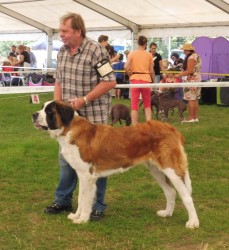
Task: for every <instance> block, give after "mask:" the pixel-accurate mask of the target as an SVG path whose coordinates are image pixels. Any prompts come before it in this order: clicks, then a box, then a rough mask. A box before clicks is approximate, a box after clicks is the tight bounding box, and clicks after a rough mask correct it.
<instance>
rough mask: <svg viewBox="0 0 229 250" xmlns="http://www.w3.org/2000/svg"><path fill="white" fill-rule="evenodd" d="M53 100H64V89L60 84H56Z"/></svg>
mask: <svg viewBox="0 0 229 250" xmlns="http://www.w3.org/2000/svg"><path fill="white" fill-rule="evenodd" d="M53 99H54V100H55V101H61V100H62V88H61V84H60V82H56V83H55V87H54V95H53Z"/></svg>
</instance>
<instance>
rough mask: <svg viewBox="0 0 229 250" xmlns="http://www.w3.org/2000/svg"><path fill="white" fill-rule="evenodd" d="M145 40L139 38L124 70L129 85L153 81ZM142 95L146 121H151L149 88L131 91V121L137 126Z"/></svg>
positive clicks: (152, 66) (151, 61) (149, 54)
mask: <svg viewBox="0 0 229 250" xmlns="http://www.w3.org/2000/svg"><path fill="white" fill-rule="evenodd" d="M146 47H147V38H146V37H145V36H139V38H138V48H137V49H136V50H135V51H132V52H130V54H129V55H128V59H127V62H126V63H125V66H124V69H125V71H126V72H127V73H128V74H129V77H130V82H131V84H142V83H151V82H152V81H154V63H153V58H152V55H151V53H149V52H148V51H146ZM140 93H141V95H142V100H143V104H144V112H145V119H146V121H149V120H151V88H132V89H131V121H132V125H134V126H135V125H137V124H138V109H139V104H138V101H139V97H140Z"/></svg>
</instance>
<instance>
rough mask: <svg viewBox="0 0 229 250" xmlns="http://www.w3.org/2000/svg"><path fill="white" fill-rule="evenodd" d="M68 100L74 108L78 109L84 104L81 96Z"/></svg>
mask: <svg viewBox="0 0 229 250" xmlns="http://www.w3.org/2000/svg"><path fill="white" fill-rule="evenodd" d="M68 102H69V103H70V105H71V106H72V107H73V109H75V110H79V109H81V108H82V107H83V106H84V105H85V101H84V99H83V97H80V98H77V97H75V98H73V99H70V100H69V101H68Z"/></svg>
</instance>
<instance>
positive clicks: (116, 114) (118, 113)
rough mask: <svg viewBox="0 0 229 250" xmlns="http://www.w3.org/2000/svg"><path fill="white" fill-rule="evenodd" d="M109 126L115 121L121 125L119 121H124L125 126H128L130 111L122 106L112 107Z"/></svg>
mask: <svg viewBox="0 0 229 250" xmlns="http://www.w3.org/2000/svg"><path fill="white" fill-rule="evenodd" d="M110 117H111V126H113V125H114V124H115V123H116V122H117V121H119V123H120V124H121V125H122V121H121V120H125V121H126V126H130V124H131V117H130V109H129V107H127V106H126V105H124V104H115V105H113V106H112V109H111V113H110Z"/></svg>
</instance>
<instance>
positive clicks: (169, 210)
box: [147, 163, 176, 217]
mask: <svg viewBox="0 0 229 250" xmlns="http://www.w3.org/2000/svg"><path fill="white" fill-rule="evenodd" d="M147 167H148V169H149V171H150V173H151V174H152V175H153V177H154V178H155V180H156V181H157V183H158V184H159V185H160V187H161V188H162V190H163V192H164V194H165V197H166V202H167V204H166V209H165V210H159V211H157V215H158V216H160V217H167V216H172V215H173V211H174V207H175V200H176V191H175V190H174V188H173V187H172V185H171V183H170V182H169V180H168V178H167V177H166V176H165V175H164V173H162V172H161V171H160V170H159V169H158V168H157V167H156V166H154V165H151V164H150V163H149V164H147Z"/></svg>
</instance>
